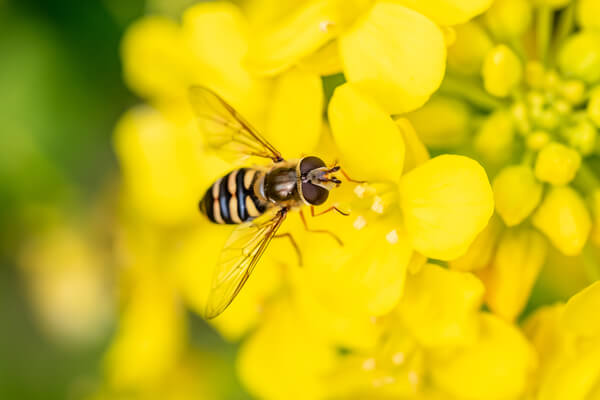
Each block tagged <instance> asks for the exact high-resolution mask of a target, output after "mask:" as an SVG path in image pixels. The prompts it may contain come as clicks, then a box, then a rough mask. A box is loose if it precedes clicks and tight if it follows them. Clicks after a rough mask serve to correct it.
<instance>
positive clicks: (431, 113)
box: [406, 95, 471, 147]
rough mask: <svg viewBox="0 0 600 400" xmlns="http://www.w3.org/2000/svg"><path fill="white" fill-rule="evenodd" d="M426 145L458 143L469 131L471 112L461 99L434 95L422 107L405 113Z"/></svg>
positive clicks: (441, 145)
mask: <svg viewBox="0 0 600 400" xmlns="http://www.w3.org/2000/svg"><path fill="white" fill-rule="evenodd" d="M406 118H408V119H409V120H410V122H412V124H413V126H414V127H415V129H416V131H417V132H418V133H419V137H420V138H421V140H423V143H425V144H426V145H427V146H430V147H447V146H456V145H459V144H460V143H461V142H462V141H463V140H464V139H465V136H466V135H467V134H468V132H469V120H470V118H471V113H470V110H469V107H468V106H467V104H466V103H464V102H463V101H461V100H458V99H454V98H450V97H445V96H441V95H436V96H433V97H432V98H431V100H429V101H428V102H427V103H426V104H425V105H424V106H423V107H421V108H419V109H418V110H416V111H413V112H411V113H408V114H406Z"/></svg>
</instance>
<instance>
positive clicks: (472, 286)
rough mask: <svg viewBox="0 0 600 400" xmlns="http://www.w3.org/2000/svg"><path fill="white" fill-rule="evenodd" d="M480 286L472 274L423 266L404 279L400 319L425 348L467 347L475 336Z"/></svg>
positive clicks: (481, 291)
mask: <svg viewBox="0 0 600 400" xmlns="http://www.w3.org/2000/svg"><path fill="white" fill-rule="evenodd" d="M482 297H483V285H482V284H481V282H480V281H479V280H478V279H477V278H475V277H474V276H473V275H472V274H467V273H463V272H457V271H451V270H448V269H444V268H441V267H439V266H437V265H433V264H425V265H424V266H423V268H422V269H421V271H420V272H419V273H418V274H416V275H411V276H409V277H408V279H407V282H406V290H405V292H404V296H403V297H402V301H401V302H400V305H399V309H398V311H399V313H400V317H401V318H402V320H403V321H404V323H405V324H406V326H407V327H408V329H410V331H411V333H412V334H413V335H414V336H415V338H416V339H417V341H418V342H419V343H420V344H421V345H423V346H426V347H441V346H455V345H460V344H466V343H471V342H472V341H474V340H475V339H476V337H477V334H478V329H479V323H478V315H477V312H478V310H479V308H480V307H481V301H482Z"/></svg>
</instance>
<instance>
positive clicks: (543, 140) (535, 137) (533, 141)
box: [527, 130, 550, 151]
mask: <svg viewBox="0 0 600 400" xmlns="http://www.w3.org/2000/svg"><path fill="white" fill-rule="evenodd" d="M549 142H550V134H549V133H548V132H546V131H542V130H537V131H534V132H531V134H530V135H529V136H527V147H528V148H530V149H531V150H535V151H537V150H540V149H541V148H542V147H544V146H545V145H547V144H548V143H549Z"/></svg>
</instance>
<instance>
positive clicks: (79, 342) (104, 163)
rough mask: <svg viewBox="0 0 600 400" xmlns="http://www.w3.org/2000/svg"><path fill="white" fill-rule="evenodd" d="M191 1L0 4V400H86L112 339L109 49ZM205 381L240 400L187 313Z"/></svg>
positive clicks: (122, 103) (226, 357)
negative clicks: (151, 17)
mask: <svg viewBox="0 0 600 400" xmlns="http://www.w3.org/2000/svg"><path fill="white" fill-rule="evenodd" d="M190 3H191V1H184V0H178V1H168V0H161V1H154V0H152V1H143V0H127V1H121V0H89V1H78V0H3V1H0V53H1V54H2V56H1V57H0V88H1V90H0V121H1V128H0V132H1V133H0V221H1V223H0V226H1V229H0V398H2V399H76V398H87V397H89V396H92V395H94V394H95V393H98V391H99V390H100V389H99V388H100V387H101V385H102V360H103V356H104V352H105V350H106V346H107V345H108V343H109V341H110V338H111V336H112V335H113V334H114V332H115V328H116V316H117V314H118V313H117V309H118V295H117V293H116V286H115V279H116V278H115V274H114V271H115V266H114V260H113V257H112V253H113V246H114V238H113V234H112V233H111V218H112V217H113V216H114V209H115V203H116V200H115V199H116V192H117V188H118V169H117V163H116V160H115V156H114V152H113V149H112V132H113V129H114V126H115V123H116V121H117V119H118V117H119V116H120V115H121V114H122V113H123V112H124V110H125V109H127V108H128V107H130V106H132V105H134V104H137V103H139V102H140V101H139V99H137V98H136V97H135V96H134V95H133V94H132V93H130V92H129V91H128V90H127V88H126V87H125V85H124V84H123V80H122V78H121V66H120V58H119V44H120V40H121V37H122V34H123V32H124V30H125V28H126V27H127V25H128V24H129V23H130V22H131V21H133V20H134V19H136V18H137V17H139V16H141V15H144V14H149V13H150V14H151V13H159V14H162V15H173V16H176V15H178V14H179V13H180V12H181V10H182V9H183V8H184V7H186V6H187V5H188V4H190ZM189 329H190V330H191V332H192V333H191V335H190V336H191V337H192V338H193V339H192V343H193V344H194V346H195V347H197V349H198V350H199V351H201V352H203V353H204V354H205V355H206V357H214V360H213V362H211V370H210V371H203V372H202V374H203V375H204V376H205V377H210V376H211V374H212V375H214V377H218V379H217V380H216V381H214V382H215V385H216V386H217V387H219V388H221V389H220V390H222V393H221V395H222V396H224V397H227V398H244V397H245V394H244V393H243V392H242V389H241V387H240V385H239V383H238V382H237V381H236V377H235V374H234V371H233V364H234V363H233V359H234V354H235V348H234V347H233V345H230V344H226V343H225V342H224V341H223V340H222V339H221V338H220V337H219V336H218V335H217V334H216V333H214V332H213V330H211V329H209V328H208V327H207V325H206V324H205V323H204V322H203V321H202V320H200V319H199V318H198V317H197V316H194V315H192V314H190V315H189Z"/></svg>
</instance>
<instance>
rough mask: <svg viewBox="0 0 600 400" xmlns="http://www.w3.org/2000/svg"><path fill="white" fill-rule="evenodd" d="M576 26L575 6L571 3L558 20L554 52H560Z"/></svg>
mask: <svg viewBox="0 0 600 400" xmlns="http://www.w3.org/2000/svg"><path fill="white" fill-rule="evenodd" d="M574 25H575V4H574V3H571V4H569V6H568V7H567V8H565V9H564V10H562V12H561V13H560V17H559V18H558V24H557V28H556V35H555V39H554V51H555V52H556V51H558V50H559V49H560V46H561V45H562V43H563V42H564V40H565V39H566V38H567V37H568V36H569V35H570V34H571V32H572V31H573V27H574Z"/></svg>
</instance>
